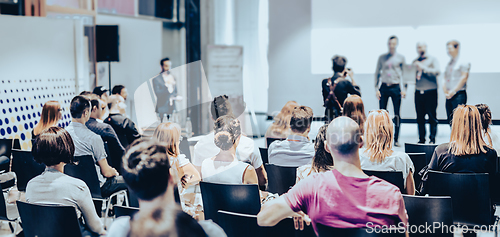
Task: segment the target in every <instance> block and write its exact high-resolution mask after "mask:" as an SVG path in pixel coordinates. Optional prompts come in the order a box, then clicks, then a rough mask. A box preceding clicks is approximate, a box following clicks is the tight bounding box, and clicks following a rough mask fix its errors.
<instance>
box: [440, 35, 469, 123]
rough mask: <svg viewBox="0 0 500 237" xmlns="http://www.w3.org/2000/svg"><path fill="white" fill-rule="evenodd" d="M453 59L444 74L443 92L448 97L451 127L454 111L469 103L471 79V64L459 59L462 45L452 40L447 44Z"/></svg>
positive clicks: (447, 109) (447, 112)
mask: <svg viewBox="0 0 500 237" xmlns="http://www.w3.org/2000/svg"><path fill="white" fill-rule="evenodd" d="M446 47H447V49H448V55H450V57H451V59H450V62H449V63H448V65H446V70H445V73H444V83H443V91H444V95H445V96H446V114H447V115H448V123H449V124H450V126H451V120H452V116H453V110H455V108H457V107H458V106H459V105H462V104H466V103H467V93H466V91H465V90H466V89H467V79H469V71H470V66H471V65H470V63H469V62H467V61H464V60H463V59H460V58H459V51H460V43H459V42H458V41H456V40H451V41H449V42H448V43H447V44H446Z"/></svg>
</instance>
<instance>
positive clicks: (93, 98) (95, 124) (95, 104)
mask: <svg viewBox="0 0 500 237" xmlns="http://www.w3.org/2000/svg"><path fill="white" fill-rule="evenodd" d="M88 98H90V106H91V109H90V111H91V112H90V118H89V121H87V122H86V123H85V125H87V128H88V129H90V131H92V132H94V133H95V134H97V135H99V136H101V139H102V140H103V141H104V142H107V144H108V150H107V151H106V153H107V155H108V157H109V161H110V165H111V166H112V167H113V168H115V169H116V170H118V173H119V172H120V170H121V163H122V162H121V160H122V156H123V154H124V153H125V148H123V146H122V144H121V143H120V140H119V139H118V136H117V135H116V133H115V130H114V129H113V127H111V125H109V124H106V123H103V122H102V121H100V122H99V121H98V119H100V118H101V117H102V114H103V112H104V111H105V108H106V106H107V105H106V103H104V101H102V100H101V99H99V97H98V96H97V95H94V94H92V95H89V96H88Z"/></svg>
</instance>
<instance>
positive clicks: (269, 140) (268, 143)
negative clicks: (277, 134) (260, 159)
mask: <svg viewBox="0 0 500 237" xmlns="http://www.w3.org/2000/svg"><path fill="white" fill-rule="evenodd" d="M283 140H286V138H272V137H267V138H266V144H267V147H269V146H270V145H271V143H273V142H274V141H283Z"/></svg>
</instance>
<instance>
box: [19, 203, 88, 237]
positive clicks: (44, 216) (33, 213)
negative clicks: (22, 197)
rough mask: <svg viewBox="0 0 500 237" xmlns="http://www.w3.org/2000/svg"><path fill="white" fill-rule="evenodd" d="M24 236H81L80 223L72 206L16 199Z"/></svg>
mask: <svg viewBox="0 0 500 237" xmlns="http://www.w3.org/2000/svg"><path fill="white" fill-rule="evenodd" d="M16 203H17V208H18V209H19V214H20V216H21V220H22V225H23V231H24V236H26V237H35V236H37V237H67V236H72V237H73V236H74V237H81V236H82V233H81V230H80V223H79V221H78V217H77V216H76V210H75V208H74V207H72V206H60V205H41V204H32V203H26V202H21V201H17V202H16Z"/></svg>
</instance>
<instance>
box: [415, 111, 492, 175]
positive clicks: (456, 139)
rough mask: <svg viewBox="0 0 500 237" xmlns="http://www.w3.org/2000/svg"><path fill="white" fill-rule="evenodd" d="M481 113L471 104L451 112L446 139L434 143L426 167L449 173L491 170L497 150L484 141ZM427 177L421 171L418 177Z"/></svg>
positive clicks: (488, 171) (486, 171) (485, 171)
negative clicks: (438, 143) (434, 146)
mask: <svg viewBox="0 0 500 237" xmlns="http://www.w3.org/2000/svg"><path fill="white" fill-rule="evenodd" d="M481 130H482V125H481V116H480V114H479V111H478V110H477V108H476V107H475V106H471V105H459V106H458V107H457V108H456V109H455V111H454V112H453V120H452V124H451V135H450V142H449V143H444V144H441V145H439V146H437V147H436V149H435V150H434V154H433V155H432V158H431V161H430V162H429V167H428V169H429V170H435V171H443V172H449V173H495V168H496V165H495V164H496V159H497V152H496V151H495V150H493V149H492V148H490V147H489V146H488V144H487V143H486V142H485V141H484V139H483V136H482V133H481ZM426 180H427V174H424V176H423V177H422V181H426Z"/></svg>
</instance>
